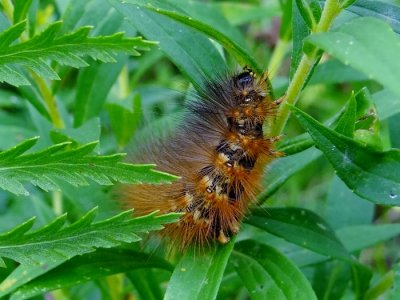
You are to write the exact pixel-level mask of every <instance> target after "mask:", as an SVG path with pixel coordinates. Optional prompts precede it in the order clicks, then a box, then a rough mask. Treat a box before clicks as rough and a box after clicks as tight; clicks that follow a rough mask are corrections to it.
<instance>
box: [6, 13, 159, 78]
mask: <svg viewBox="0 0 400 300" xmlns="http://www.w3.org/2000/svg"><path fill="white" fill-rule="evenodd" d="M25 26H26V22H25V21H22V22H20V23H17V24H15V25H13V26H11V27H9V28H8V29H7V30H5V31H3V32H2V33H0V82H7V83H10V84H12V85H16V86H19V85H29V81H28V80H27V78H26V77H25V75H23V73H22V72H21V69H19V68H18V67H20V66H22V67H25V68H28V69H30V70H31V71H33V72H35V73H36V74H38V75H39V76H42V77H45V78H49V79H52V80H58V79H60V78H59V77H58V74H57V73H56V72H55V71H54V70H53V69H52V68H51V67H50V66H49V65H48V63H47V62H46V60H48V59H49V60H55V61H57V62H58V63H59V64H61V65H67V66H71V67H75V68H80V67H86V66H88V64H87V63H86V62H85V61H84V60H83V59H82V58H81V57H83V56H90V57H91V58H93V59H96V60H100V61H102V62H115V53H128V54H131V55H139V52H138V51H137V50H135V49H138V50H148V49H149V47H150V46H153V45H154V42H149V41H145V40H142V38H141V37H135V38H125V37H124V36H123V34H122V33H116V34H113V35H110V36H99V37H89V36H88V34H89V32H90V30H91V27H88V26H86V27H81V28H79V29H78V30H76V31H75V32H73V33H69V34H64V35H63V34H60V31H61V27H62V22H55V23H52V24H50V25H49V26H48V27H47V28H46V29H45V30H44V31H43V32H41V33H40V34H38V35H35V36H34V37H33V38H32V39H30V40H27V41H25V42H21V43H16V44H15V43H13V42H14V41H15V40H16V39H18V38H19V37H20V35H21V34H22V33H23V31H24V30H25ZM134 48H135V49H134Z"/></svg>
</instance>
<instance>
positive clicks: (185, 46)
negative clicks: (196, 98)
mask: <svg viewBox="0 0 400 300" xmlns="http://www.w3.org/2000/svg"><path fill="white" fill-rule="evenodd" d="M109 2H110V3H111V4H112V6H114V7H115V9H117V10H118V11H119V12H120V13H121V14H122V15H123V16H125V17H126V19H127V22H128V23H129V24H130V25H132V26H133V27H134V28H137V30H139V31H140V32H141V33H142V34H143V35H144V36H145V37H146V38H148V39H152V40H156V41H159V43H160V48H161V50H162V51H163V52H164V53H165V54H166V56H168V58H169V59H170V60H171V61H172V62H173V63H174V64H175V65H176V66H177V67H178V68H179V69H180V70H181V71H182V72H183V73H184V74H186V75H187V76H188V78H189V79H190V80H191V82H192V83H193V84H194V86H195V87H196V88H199V87H201V86H202V84H203V82H204V79H205V78H208V79H212V78H216V77H217V76H218V74H224V73H226V64H225V62H224V60H223V58H222V56H221V54H220V53H219V52H218V50H217V49H216V47H215V45H214V44H213V43H212V42H211V41H210V40H209V39H208V38H207V37H205V36H204V35H203V34H201V33H199V32H197V31H196V30H193V29H192V28H190V27H188V26H185V25H183V24H180V23H178V22H176V21H173V20H171V19H170V18H168V17H166V16H162V15H160V14H158V13H156V12H154V11H152V10H149V9H147V8H145V6H146V5H147V3H148V1H138V0H129V1H124V0H109Z"/></svg>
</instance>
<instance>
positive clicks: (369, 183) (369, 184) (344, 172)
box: [291, 107, 400, 205]
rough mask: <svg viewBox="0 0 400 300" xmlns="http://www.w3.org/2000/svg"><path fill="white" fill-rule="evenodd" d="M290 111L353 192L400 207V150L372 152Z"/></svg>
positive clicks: (373, 200)
mask: <svg viewBox="0 0 400 300" xmlns="http://www.w3.org/2000/svg"><path fill="white" fill-rule="evenodd" d="M291 109H292V111H293V113H294V115H295V116H296V117H297V119H298V120H299V122H300V124H301V125H302V126H303V127H304V129H306V130H307V131H308V132H309V133H310V135H311V137H312V138H313V140H314V142H315V144H316V145H317V146H318V147H319V149H320V150H321V151H322V152H323V153H324V154H325V156H326V158H327V159H328V160H329V161H330V163H331V164H332V165H333V167H334V168H335V170H336V171H337V174H338V176H339V177H340V178H341V179H342V180H343V181H344V182H345V183H346V185H347V186H348V187H349V188H350V189H351V190H353V191H354V192H355V193H356V194H357V195H359V196H361V197H363V198H365V199H368V200H370V201H372V202H374V203H379V204H385V205H400V174H399V170H400V150H399V149H392V150H389V151H384V152H380V151H376V150H372V149H371V148H368V147H366V146H364V145H362V144H360V143H358V142H356V141H354V140H352V139H350V138H348V137H346V136H344V135H341V134H339V133H337V132H335V131H333V130H331V129H329V128H327V127H325V126H323V125H322V124H320V123H319V122H318V121H316V120H315V119H313V118H312V117H310V116H309V115H307V114H306V113H304V112H302V111H301V110H299V109H298V108H296V107H292V108H291Z"/></svg>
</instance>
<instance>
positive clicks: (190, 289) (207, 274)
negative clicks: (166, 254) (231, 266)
mask: <svg viewBox="0 0 400 300" xmlns="http://www.w3.org/2000/svg"><path fill="white" fill-rule="evenodd" d="M234 242H235V241H234V239H233V240H231V241H230V242H229V244H227V245H223V246H221V245H217V246H215V247H212V248H210V249H207V251H206V252H205V253H201V252H200V253H199V252H196V250H191V251H188V252H187V253H186V254H185V255H184V256H183V257H182V258H181V259H180V261H179V262H178V264H177V266H176V267H175V270H174V272H173V274H172V277H171V280H170V282H169V285H168V288H167V291H166V294H165V298H164V299H165V300H170V299H198V300H201V299H215V297H216V296H217V292H218V288H219V286H220V284H221V280H222V276H223V274H224V270H225V267H226V264H227V262H228V258H229V256H230V254H231V251H232V248H233V245H234ZM195 260H198V261H199V263H195V264H194V263H193V262H194V261H195Z"/></svg>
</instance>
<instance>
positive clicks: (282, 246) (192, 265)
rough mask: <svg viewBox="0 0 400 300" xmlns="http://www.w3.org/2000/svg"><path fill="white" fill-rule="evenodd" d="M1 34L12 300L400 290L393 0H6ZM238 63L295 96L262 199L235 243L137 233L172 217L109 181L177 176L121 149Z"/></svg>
mask: <svg viewBox="0 0 400 300" xmlns="http://www.w3.org/2000/svg"><path fill="white" fill-rule="evenodd" d="M60 21H62V22H60ZM88 26H91V27H88ZM0 29H1V31H2V33H1V34H0V46H1V47H0V81H1V82H2V83H1V87H0V108H1V110H0V150H1V151H2V152H0V188H1V189H0V214H1V218H0V231H1V232H4V234H3V235H0V257H1V258H3V260H1V261H0V262H1V263H2V266H3V267H2V268H1V269H0V280H1V283H0V295H1V296H2V297H7V298H8V297H10V298H11V299H25V298H29V297H36V298H38V299H42V298H43V297H44V295H45V294H46V293H51V294H47V295H49V296H51V297H53V298H55V299H98V298H102V299H136V298H139V299H161V298H163V297H165V298H166V299H214V298H218V299H248V298H250V299H266V298H267V297H268V299H296V300H297V299H316V298H318V299H377V298H380V299H399V298H400V265H399V242H400V240H399V233H400V224H399V220H400V215H399V209H398V206H399V204H400V196H399V195H400V152H399V150H398V148H399V147H400V136H399V129H398V128H399V125H400V88H399V87H400V85H398V78H400V40H399V36H398V34H399V33H400V2H399V1H395V0H393V1H369V0H357V1H352V0H341V1H339V0H327V1H316V0H296V1H289V0H281V1H276V0H275V1H274V0H270V1H267V0H265V1H257V0H254V1H248V2H246V3H243V2H240V1H223V2H220V1H204V2H202V1H183V0H168V1H140V0H129V1H120V0H109V1H105V0H89V1H84V2H81V1H72V0H71V1H68V0H43V1H39V0H28V1H25V0H14V1H11V0H2V1H1V13H0ZM122 31H123V32H125V34H124V35H123V34H117V33H118V32H122ZM137 36H143V38H144V39H140V38H136V37H137ZM244 65H247V66H249V67H251V68H253V69H254V70H257V71H261V70H265V69H268V70H269V73H270V78H271V83H272V86H273V92H274V96H275V98H278V97H280V96H282V95H285V98H284V103H283V104H282V105H281V109H280V111H279V115H278V117H277V119H276V120H275V122H274V124H273V125H272V126H271V127H268V128H267V129H268V130H269V132H270V134H271V135H272V136H274V135H279V134H281V133H283V134H284V135H283V139H282V142H280V144H279V146H278V147H279V149H280V150H281V151H283V152H285V154H286V156H285V157H283V158H280V159H278V160H276V161H275V162H273V163H272V164H271V165H270V166H269V167H268V168H267V170H266V175H265V179H264V182H263V186H264V189H263V191H262V193H261V194H260V195H259V198H258V200H259V203H260V204H261V205H262V207H261V208H256V207H254V208H253V209H252V213H251V214H250V215H249V217H248V218H246V220H245V224H243V226H242V229H241V232H240V234H239V235H238V236H237V238H236V239H234V240H233V241H231V242H230V243H229V244H228V245H226V246H224V247H221V246H216V247H213V248H211V249H209V250H208V251H206V252H205V253H201V254H200V253H192V252H189V253H186V254H185V255H184V256H183V257H181V256H182V255H180V254H177V255H175V256H174V255H167V254H166V253H167V251H166V250H165V249H163V247H162V246H160V245H159V244H157V243H155V244H152V243H151V242H148V243H146V246H145V247H143V246H141V245H140V243H138V241H140V240H141V239H142V238H143V237H145V236H146V235H147V232H149V231H152V230H159V229H161V228H162V227H161V225H162V224H166V223H169V222H174V221H176V220H177V218H178V217H179V216H177V215H174V214H171V215H166V216H155V215H154V214H152V215H149V216H146V217H142V218H132V217H131V215H132V212H131V211H127V212H123V213H121V212H120V208H119V207H118V205H116V202H115V199H113V197H112V193H111V190H112V185H114V184H117V183H136V184H137V183H140V182H148V183H160V182H169V181H171V180H174V179H175V177H174V176H171V175H168V174H164V173H160V172H157V171H155V170H154V166H151V165H145V166H140V165H133V164H128V163H124V162H123V157H122V155H120V154H116V153H119V152H123V151H129V149H132V147H134V145H132V139H133V138H134V140H135V143H138V142H145V141H146V139H147V138H148V136H149V135H150V134H151V135H155V136H156V135H163V134H165V131H173V130H174V128H175V127H176V126H177V123H176V120H177V119H179V116H180V114H181V113H182V106H183V103H184V102H185V101H186V100H187V99H188V97H190V95H191V94H193V91H194V90H195V89H196V88H198V87H199V86H200V85H201V82H202V80H203V78H204V77H207V78H213V76H215V75H218V74H219V73H221V72H225V71H226V70H232V69H233V70H235V69H237V68H238V66H244ZM296 102H297V107H298V109H296V108H294V107H293V106H291V105H289V104H295V103H296ZM290 110H292V116H291V117H290V118H289V120H288V123H286V119H287V118H288V117H289V112H290ZM305 112H307V114H306V113H305ZM310 115H311V116H313V118H312V117H310ZM314 118H315V119H314ZM317 120H318V121H317ZM38 136H40V138H38ZM177 175H179V174H177ZM154 196H155V197H156V194H155V195H154ZM150 200H151V199H150ZM65 213H66V214H65ZM32 217H35V218H34V219H33V218H32ZM116 274H117V275H116Z"/></svg>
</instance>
